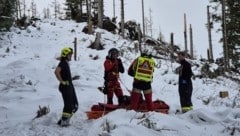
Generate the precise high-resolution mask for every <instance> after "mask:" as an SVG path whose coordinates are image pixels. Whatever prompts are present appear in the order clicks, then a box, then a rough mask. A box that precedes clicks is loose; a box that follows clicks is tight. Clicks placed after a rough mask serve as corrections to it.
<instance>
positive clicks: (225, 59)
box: [222, 0, 229, 71]
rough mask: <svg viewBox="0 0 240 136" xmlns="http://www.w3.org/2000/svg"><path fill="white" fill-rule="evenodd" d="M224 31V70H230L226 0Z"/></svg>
mask: <svg viewBox="0 0 240 136" xmlns="http://www.w3.org/2000/svg"><path fill="white" fill-rule="evenodd" d="M222 26H223V27H222V33H223V48H224V49H223V52H224V70H225V71H228V68H229V58H228V43H227V32H226V31H227V28H226V13H225V0H222Z"/></svg>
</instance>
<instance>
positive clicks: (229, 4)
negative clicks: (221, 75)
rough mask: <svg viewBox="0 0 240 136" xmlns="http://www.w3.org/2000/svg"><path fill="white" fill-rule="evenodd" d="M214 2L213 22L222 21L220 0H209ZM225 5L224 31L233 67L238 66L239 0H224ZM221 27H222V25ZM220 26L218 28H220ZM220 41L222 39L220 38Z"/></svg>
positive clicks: (239, 41) (239, 39)
mask: <svg viewBox="0 0 240 136" xmlns="http://www.w3.org/2000/svg"><path fill="white" fill-rule="evenodd" d="M210 2H211V3H214V6H212V7H213V9H215V10H216V11H218V12H216V13H214V14H213V15H212V17H213V20H214V22H218V23H219V22H221V21H222V14H221V13H219V11H221V8H222V7H221V5H222V0H210ZM225 5H226V8H225V9H226V31H227V43H228V44H227V45H228V51H227V52H228V55H229V59H230V60H232V61H231V62H232V64H233V68H234V69H239V68H240V61H239V60H240V1H239V0H225ZM222 28H223V27H222ZM222 28H220V29H219V30H221V29H222ZM221 41H222V39H221Z"/></svg>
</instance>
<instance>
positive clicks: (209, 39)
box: [207, 6, 214, 62]
mask: <svg viewBox="0 0 240 136" xmlns="http://www.w3.org/2000/svg"><path fill="white" fill-rule="evenodd" d="M209 7H210V6H207V19H208V25H207V28H208V42H209V61H210V62H214V58H213V50H212V34H211V29H212V23H211V21H210V12H209Z"/></svg>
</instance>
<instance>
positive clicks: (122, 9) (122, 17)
mask: <svg viewBox="0 0 240 136" xmlns="http://www.w3.org/2000/svg"><path fill="white" fill-rule="evenodd" d="M121 32H122V37H123V38H124V37H125V31H124V0H121Z"/></svg>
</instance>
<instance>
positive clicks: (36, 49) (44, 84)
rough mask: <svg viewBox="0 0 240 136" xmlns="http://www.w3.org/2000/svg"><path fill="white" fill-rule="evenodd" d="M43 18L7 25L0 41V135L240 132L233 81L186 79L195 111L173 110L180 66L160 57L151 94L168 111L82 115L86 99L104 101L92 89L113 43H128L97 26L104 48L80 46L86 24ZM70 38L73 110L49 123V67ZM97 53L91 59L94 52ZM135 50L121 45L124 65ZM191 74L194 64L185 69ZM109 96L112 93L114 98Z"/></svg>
mask: <svg viewBox="0 0 240 136" xmlns="http://www.w3.org/2000/svg"><path fill="white" fill-rule="evenodd" d="M53 22H55V21H54V20H44V21H42V22H39V23H38V25H37V26H38V29H37V28H35V27H29V28H28V29H27V30H19V29H16V28H13V29H12V32H8V33H4V34H2V35H1V39H3V40H0V43H1V44H0V69H1V70H0V77H1V78H0V136H86V135H88V136H136V135H139V136H146V135H149V136H159V135H161V136H192V135H194V136H216V135H218V136H229V135H235V136H237V135H239V134H240V109H239V105H240V104H239V96H240V90H239V88H240V87H239V84H237V83H235V82H232V81H230V80H229V79H226V78H223V77H219V78H217V79H214V80H210V79H199V78H196V79H195V80H193V87H194V90H193V96H192V101H193V104H194V110H192V111H189V112H187V113H185V114H175V111H176V110H177V109H179V108H180V102H179V96H178V90H177V88H178V85H177V82H178V81H177V80H178V75H176V74H174V72H173V71H174V70H175V68H176V67H178V66H179V64H177V63H171V62H169V61H165V60H156V61H157V62H158V64H161V67H160V68H158V69H156V70H155V73H154V80H153V83H152V85H153V99H154V100H155V99H160V100H163V101H165V102H166V103H167V104H169V106H170V111H169V114H167V115H166V114H162V113H157V112H149V113H137V112H135V111H132V110H128V111H126V110H122V109H121V110H116V111H114V112H111V113H109V114H108V115H106V116H103V117H102V118H99V119H96V120H88V119H87V116H86V114H85V112H86V111H89V110H90V108H91V106H92V105H93V104H97V103H98V102H105V101H106V98H105V97H104V95H103V94H102V93H100V92H99V91H98V90H97V87H98V86H102V85H103V62H104V60H105V56H106V54H107V52H108V49H110V48H112V47H116V48H119V49H120V48H121V49H122V50H125V49H127V47H130V48H133V43H132V42H131V41H128V40H124V39H122V38H121V37H120V36H118V35H113V34H111V33H109V32H107V31H103V30H100V29H97V30H96V31H98V32H101V33H102V42H103V43H104V47H105V50H101V51H97V50H93V49H90V48H87V47H88V46H89V45H90V44H91V42H93V41H94V39H95V35H87V34H84V33H82V32H81V30H82V28H83V27H84V25H85V23H81V24H76V23H74V22H72V21H56V22H55V24H56V25H53ZM75 37H76V38H77V50H78V54H77V60H76V61H74V60H72V61H71V62H70V66H71V70H72V75H80V80H76V81H74V85H75V89H76V93H77V97H78V101H79V110H78V111H77V113H76V114H75V115H74V116H73V117H72V120H71V126H69V127H66V128H62V127H59V126H58V125H57V124H56V122H57V121H58V119H59V118H60V116H61V112H62V107H63V102H62V98H61V94H60V93H59V91H58V81H57V79H56V78H55V75H54V69H55V67H56V66H57V64H58V61H57V60H56V58H57V57H58V56H59V54H60V51H61V49H62V48H63V47H66V46H70V47H73V40H74V38H75ZM95 56H98V57H99V58H98V59H97V60H94V59H93V58H94V57H95ZM137 56H138V54H135V53H131V52H129V51H128V52H124V54H123V56H122V57H121V59H122V61H123V63H124V67H125V69H127V68H128V66H129V65H130V63H131V61H132V60H133V59H134V58H135V57H137ZM192 69H193V70H194V73H198V72H199V70H200V69H199V68H198V67H196V66H194V67H193V68H192ZM120 79H121V81H122V85H121V86H122V89H123V90H124V94H126V95H129V93H128V92H127V89H131V83H132V78H131V77H129V76H128V75H127V73H126V72H125V73H124V74H122V75H121V76H120ZM220 91H229V97H226V98H220V97H219V92H220ZM114 102H115V103H116V102H117V100H116V98H115V99H114ZM39 106H42V107H43V106H49V108H50V113H48V114H47V115H45V116H43V117H41V118H36V119H34V120H33V118H34V117H35V116H36V112H37V110H38V109H39Z"/></svg>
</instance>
